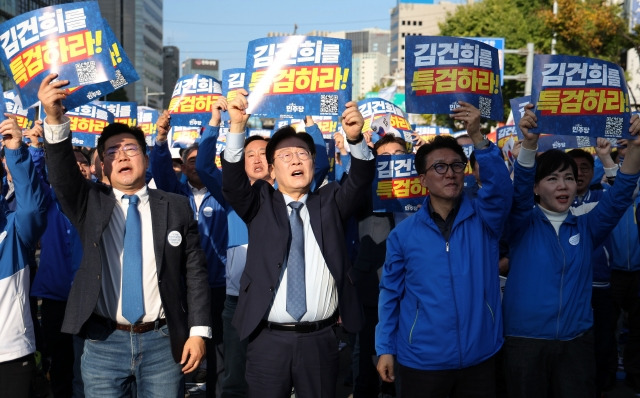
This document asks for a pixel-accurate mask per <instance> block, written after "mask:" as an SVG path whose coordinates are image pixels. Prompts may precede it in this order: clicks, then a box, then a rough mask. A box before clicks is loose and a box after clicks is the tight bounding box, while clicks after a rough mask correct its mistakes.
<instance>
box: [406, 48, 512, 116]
mask: <svg viewBox="0 0 640 398" xmlns="http://www.w3.org/2000/svg"><path fill="white" fill-rule="evenodd" d="M405 60H406V61H405V66H406V75H405V76H406V78H405V79H406V86H405V93H406V104H407V112H409V113H439V114H450V113H451V111H452V110H453V109H455V108H457V107H458V101H460V100H462V101H465V102H468V103H470V104H472V105H474V106H475V107H476V108H478V109H479V110H480V114H481V116H482V117H484V118H488V119H492V120H499V121H501V120H502V119H503V114H504V110H503V109H502V93H501V91H500V62H499V57H498V50H497V49H496V48H495V47H492V46H490V45H488V44H485V43H481V42H479V41H477V40H472V39H466V38H460V37H436V36H407V37H406V38H405Z"/></svg>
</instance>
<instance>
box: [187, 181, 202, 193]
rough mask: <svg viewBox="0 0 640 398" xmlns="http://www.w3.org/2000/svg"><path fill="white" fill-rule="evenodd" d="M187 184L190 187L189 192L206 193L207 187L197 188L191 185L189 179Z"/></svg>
mask: <svg viewBox="0 0 640 398" xmlns="http://www.w3.org/2000/svg"><path fill="white" fill-rule="evenodd" d="M187 184H189V188H191V192H193V193H202V194H204V193H207V187H202V189H198V188H196V187H194V186H193V185H191V183H190V182H189V181H187Z"/></svg>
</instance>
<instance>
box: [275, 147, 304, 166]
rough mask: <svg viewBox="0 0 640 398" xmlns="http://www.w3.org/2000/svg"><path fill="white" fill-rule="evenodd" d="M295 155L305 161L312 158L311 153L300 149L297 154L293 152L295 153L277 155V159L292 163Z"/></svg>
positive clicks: (288, 152)
mask: <svg viewBox="0 0 640 398" xmlns="http://www.w3.org/2000/svg"><path fill="white" fill-rule="evenodd" d="M294 153H295V154H296V155H297V156H298V159H300V160H303V161H304V160H308V159H309V157H311V154H310V153H309V151H306V150H304V149H299V150H297V151H296V152H293V151H285V152H280V153H279V154H278V155H276V157H277V158H279V159H280V160H282V161H283V162H284V163H289V162H291V160H293V154H294Z"/></svg>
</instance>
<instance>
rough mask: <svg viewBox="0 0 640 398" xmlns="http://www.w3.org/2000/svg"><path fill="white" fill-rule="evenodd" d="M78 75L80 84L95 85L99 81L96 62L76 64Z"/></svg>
mask: <svg viewBox="0 0 640 398" xmlns="http://www.w3.org/2000/svg"><path fill="white" fill-rule="evenodd" d="M76 73H77V74H78V82H79V83H80V84H85V83H93V82H95V81H96V80H98V70H97V68H96V61H87V62H79V63H77V64H76Z"/></svg>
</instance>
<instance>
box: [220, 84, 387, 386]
mask: <svg viewBox="0 0 640 398" xmlns="http://www.w3.org/2000/svg"><path fill="white" fill-rule="evenodd" d="M245 95H246V92H245ZM247 105H248V104H247V99H246V97H245V96H244V95H238V96H237V97H236V99H234V100H233V101H231V102H230V103H229V108H228V109H229V117H230V123H231V124H230V130H229V134H228V135H227V147H226V150H225V152H224V156H223V159H222V168H223V173H222V187H223V193H224V195H225V198H226V199H227V201H228V202H229V203H230V204H231V205H232V206H233V208H234V209H235V210H236V212H237V213H238V215H239V216H240V217H241V218H242V219H243V220H244V221H245V222H246V223H247V226H248V228H249V248H248V252H247V261H246V266H245V269H244V273H243V275H242V277H241V279H240V295H239V299H238V307H237V309H236V313H235V316H234V326H235V327H236V329H237V330H238V332H239V334H240V338H247V337H248V338H249V346H248V348H247V367H246V379H247V383H248V384H249V396H250V397H256V396H261V397H289V396H290V394H291V388H292V387H295V391H296V396H298V397H301V398H307V397H331V398H333V397H335V385H336V378H337V374H338V345H337V343H336V339H335V335H334V333H333V329H332V328H331V326H332V325H334V324H335V323H336V321H337V319H338V315H340V317H341V319H342V322H343V325H344V326H345V328H346V329H347V330H349V331H352V332H356V331H358V330H359V329H360V327H361V326H362V321H363V319H362V309H361V306H360V303H359V301H358V297H357V294H356V289H355V286H354V285H353V283H352V281H351V278H350V277H349V269H350V263H349V259H348V256H347V249H346V243H345V239H344V229H343V226H344V224H345V222H346V220H347V219H348V218H349V216H350V215H351V214H352V213H353V211H354V210H355V208H356V207H357V206H358V205H359V204H360V203H361V202H362V199H361V198H362V195H364V194H366V192H367V190H368V187H369V186H370V184H371V181H372V180H373V174H374V167H375V165H374V161H373V154H372V153H371V151H370V149H369V148H368V147H367V146H366V143H365V142H364V140H363V136H362V133H361V130H362V126H363V124H364V121H363V118H362V115H361V114H360V112H359V111H358V108H357V104H356V103H355V102H350V103H348V104H347V105H346V110H345V111H344V113H343V114H342V117H343V120H342V126H343V128H344V130H345V133H346V135H347V142H349V144H350V145H351V154H352V157H353V160H352V163H351V172H350V174H349V176H348V178H347V179H346V181H345V182H343V184H342V185H339V184H337V183H329V184H327V185H325V186H323V187H321V188H320V189H318V190H317V191H315V192H310V187H311V184H312V181H313V174H314V159H315V145H314V144H313V141H312V139H311V138H310V137H309V136H308V135H307V134H306V133H301V134H296V132H295V130H294V129H292V128H291V127H289V126H287V127H284V128H282V129H280V130H278V131H277V132H276V133H275V134H274V135H273V137H271V140H270V141H269V143H268V144H267V148H266V157H267V162H268V164H269V171H270V174H271V176H272V178H274V179H275V180H276V184H277V189H275V188H274V187H272V186H271V185H270V184H269V183H267V182H265V181H256V182H255V183H254V184H253V185H251V184H250V183H249V179H248V178H247V175H246V172H245V169H244V162H243V161H242V147H243V145H242V144H243V142H244V136H245V135H244V130H245V126H246V120H247V118H248V115H247V114H246V112H245V110H246V109H247ZM322 155H323V154H322Z"/></svg>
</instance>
